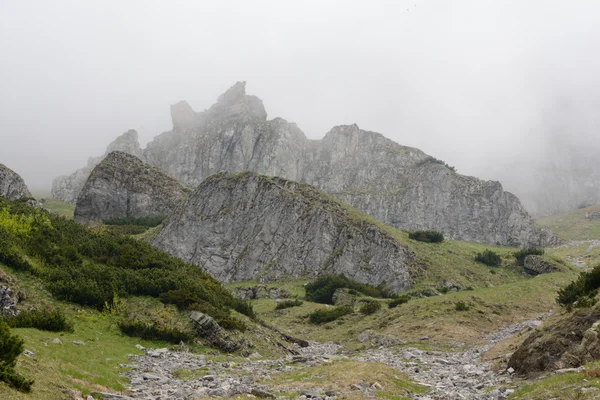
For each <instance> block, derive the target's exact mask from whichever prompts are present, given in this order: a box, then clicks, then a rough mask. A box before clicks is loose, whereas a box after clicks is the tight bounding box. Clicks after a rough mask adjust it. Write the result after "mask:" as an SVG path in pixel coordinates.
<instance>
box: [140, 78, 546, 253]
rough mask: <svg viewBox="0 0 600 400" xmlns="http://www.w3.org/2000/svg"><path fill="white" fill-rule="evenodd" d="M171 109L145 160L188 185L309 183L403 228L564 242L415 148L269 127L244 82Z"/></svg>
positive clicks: (508, 197) (345, 129)
mask: <svg viewBox="0 0 600 400" xmlns="http://www.w3.org/2000/svg"><path fill="white" fill-rule="evenodd" d="M171 111H172V117H173V130H172V131H170V132H166V133H163V134H161V135H159V136H158V137H156V138H155V139H154V140H153V141H152V142H151V143H149V144H148V147H147V148H146V149H145V150H144V155H145V157H146V159H147V161H148V162H150V163H152V164H154V165H156V166H158V167H159V168H161V169H163V170H165V171H167V172H168V173H169V174H170V175H171V176H174V177H175V178H177V179H178V180H179V181H180V182H182V183H183V184H185V185H187V186H191V187H193V186H196V185H198V184H200V182H202V181H203V180H204V179H205V178H206V177H208V176H210V175H212V174H214V173H216V172H220V171H233V172H239V171H244V170H251V171H255V172H258V173H261V174H266V175H272V176H280V177H283V178H286V179H291V180H295V181H299V182H307V183H309V184H311V185H313V186H315V187H316V188H318V189H319V190H322V191H324V192H327V193H329V194H331V195H333V196H335V197H336V198H338V199H340V200H342V201H344V202H346V203H348V204H350V205H352V206H353V207H355V208H357V209H359V210H360V211H363V212H365V213H367V214H369V215H370V216H372V217H374V218H377V219H379V220H380V221H383V222H385V223H387V224H389V225H392V226H394V227H396V228H400V229H409V230H414V229H435V230H439V231H442V232H443V233H444V235H445V236H446V237H447V238H453V239H463V240H470V241H480V242H487V243H493V244H496V243H499V244H503V245H511V246H547V245H550V244H553V243H555V242H556V241H557V239H556V238H554V236H552V235H551V234H550V233H548V232H545V231H542V230H541V229H540V228H539V227H537V225H536V224H535V223H534V221H533V220H532V219H531V217H530V216H529V215H528V214H527V212H526V211H525V209H524V208H523V207H522V205H521V203H520V202H519V200H518V199H517V198H516V197H515V196H514V195H512V194H510V193H507V192H505V191H504V190H503V189H502V186H501V185H500V183H498V182H494V181H481V180H478V179H476V178H473V177H467V176H462V175H459V174H457V173H456V172H454V170H453V169H452V168H451V167H448V166H446V165H445V164H444V163H443V162H441V161H439V160H436V159H435V158H433V157H430V156H428V155H427V154H425V153H423V152H422V151H420V150H418V149H415V148H411V147H405V146H401V145H399V144H397V143H394V142H393V141H391V140H389V139H386V138H385V137H384V136H382V135H380V134H378V133H375V132H369V131H364V130H361V129H360V128H359V127H358V126H356V125H346V126H337V127H335V128H333V129H332V130H331V131H330V132H329V133H327V134H326V135H325V137H324V138H323V139H322V140H309V139H307V138H306V137H305V136H304V134H303V133H302V131H301V130H300V129H299V128H298V127H297V126H296V125H295V124H293V123H288V122H287V121H285V120H283V119H281V118H275V119H273V120H267V119H266V115H267V114H266V112H265V110H264V107H263V106H262V102H261V101H260V100H259V99H258V98H256V97H254V96H248V95H246V94H245V83H244V82H238V83H237V84H236V85H234V86H233V87H232V88H231V89H229V90H228V91H227V92H226V93H225V94H223V95H222V96H221V97H220V98H219V100H218V102H217V104H215V105H214V106H212V107H211V108H210V109H209V110H206V111H204V112H202V113H193V114H192V112H193V110H191V108H190V107H189V105H187V103H179V104H178V105H175V106H173V107H172V110H171Z"/></svg>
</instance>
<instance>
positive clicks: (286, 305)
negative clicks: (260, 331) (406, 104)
mask: <svg viewBox="0 0 600 400" xmlns="http://www.w3.org/2000/svg"><path fill="white" fill-rule="evenodd" d="M302 304H304V303H303V302H302V301H300V300H297V299H296V300H285V301H282V302H279V303H277V305H276V306H275V309H276V310H285V309H286V308H290V307H298V306H301V305H302Z"/></svg>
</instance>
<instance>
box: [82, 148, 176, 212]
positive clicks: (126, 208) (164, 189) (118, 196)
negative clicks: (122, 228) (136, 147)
mask: <svg viewBox="0 0 600 400" xmlns="http://www.w3.org/2000/svg"><path fill="white" fill-rule="evenodd" d="M187 194H188V190H187V189H185V188H184V187H183V186H182V185H181V184H179V182H177V181H176V180H175V179H173V178H171V177H168V176H167V175H166V174H164V173H163V172H162V171H160V170H159V169H158V168H156V167H154V166H151V165H149V164H146V163H144V162H143V161H142V160H140V159H139V158H137V157H135V156H133V155H131V154H127V153H124V152H120V151H113V152H111V153H109V154H108V155H107V156H106V158H104V160H102V162H100V164H98V165H97V166H96V167H95V168H94V170H93V171H92V172H91V174H90V176H89V177H88V179H87V180H86V182H85V185H84V187H83V189H82V190H81V192H80V193H79V196H78V198H77V204H76V206H75V221H77V222H89V221H103V220H107V219H114V218H126V217H134V218H139V217H165V216H167V215H169V214H170V213H171V212H172V211H173V210H174V209H175V208H176V207H177V205H178V204H179V203H180V202H181V201H182V200H183V199H185V198H186V197H187Z"/></svg>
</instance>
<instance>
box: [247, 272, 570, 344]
mask: <svg viewBox="0 0 600 400" xmlns="http://www.w3.org/2000/svg"><path fill="white" fill-rule="evenodd" d="M488 274H489V272H488ZM576 276H577V275H576V273H575V272H573V271H570V270H568V271H565V272H556V273H551V274H544V275H539V276H536V277H528V278H521V279H520V280H516V281H514V282H509V283H506V284H503V285H498V286H493V287H492V286H490V287H487V288H486V287H478V288H474V290H463V291H459V292H450V293H448V294H445V295H440V296H434V297H425V298H413V299H411V300H410V301H409V302H407V303H405V304H400V305H398V306H397V307H395V308H393V309H388V308H385V307H384V308H382V310H381V311H379V312H377V313H375V314H373V315H368V316H365V315H362V314H360V313H358V312H355V313H354V314H352V315H347V316H344V317H342V318H340V319H339V320H336V321H333V322H329V323H326V324H323V325H320V326H319V325H313V324H310V323H308V319H307V316H308V315H309V314H310V313H311V312H314V311H315V310H317V309H320V308H322V307H323V305H322V304H317V303H312V302H308V301H305V302H304V304H303V305H302V306H301V307H293V308H289V309H286V310H283V311H275V310H274V307H275V304H276V303H275V301H274V300H271V299H259V300H254V301H252V306H253V307H254V310H255V312H256V313H257V315H258V316H259V318H261V319H264V320H265V321H266V322H267V323H269V324H272V325H275V326H276V327H277V328H279V329H280V330H282V331H283V332H285V333H288V334H290V335H293V336H297V337H300V338H303V339H307V340H316V341H320V342H328V341H332V342H335V343H340V344H343V345H344V346H345V347H346V348H347V349H348V350H357V349H360V348H362V347H363V344H361V343H360V342H359V341H358V339H357V337H358V335H359V334H360V333H361V332H362V331H364V330H367V329H374V330H376V331H377V332H379V333H381V334H385V335H390V336H394V337H398V338H401V339H403V340H405V341H407V342H410V343H412V344H415V343H421V342H420V340H419V339H420V338H421V337H422V336H424V335H427V336H429V338H430V339H429V341H427V344H428V345H431V346H439V347H446V346H451V345H453V344H454V343H457V342H458V343H464V344H465V345H472V344H475V343H481V342H483V341H484V340H485V339H484V337H485V334H487V333H490V332H494V331H497V330H499V329H501V328H502V327H504V326H506V325H509V324H512V323H515V322H519V321H522V320H525V319H530V318H534V317H536V316H538V315H540V314H543V313H546V312H548V311H549V310H552V309H557V308H558V305H557V304H556V294H557V290H558V289H559V288H560V287H562V286H564V285H566V284H567V283H569V282H570V281H572V280H573V279H575V278H576ZM290 285H291V283H288V284H287V287H288V290H289V289H291V288H290ZM302 288H303V284H302V282H301V281H299V282H297V285H296V289H295V290H297V291H298V290H301V289H302ZM363 299H366V298H363ZM532 299H535V301H532ZM460 301H462V302H464V303H465V304H466V305H467V306H468V307H469V309H468V310H466V311H457V310H456V303H457V302H460ZM356 309H358V305H357V308H356Z"/></svg>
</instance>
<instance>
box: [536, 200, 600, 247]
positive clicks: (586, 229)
mask: <svg viewBox="0 0 600 400" xmlns="http://www.w3.org/2000/svg"><path fill="white" fill-rule="evenodd" d="M589 211H600V205H594V206H590V207H586V208H582V209H580V210H576V211H571V212H569V213H566V214H560V215H552V216H550V217H545V218H542V219H539V220H537V223H538V224H539V225H540V226H542V227H544V228H547V229H549V230H550V231H552V232H553V233H554V234H555V235H557V236H558V237H560V238H562V239H564V240H589V239H600V220H588V219H586V218H585V214H586V213H587V212H589Z"/></svg>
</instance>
